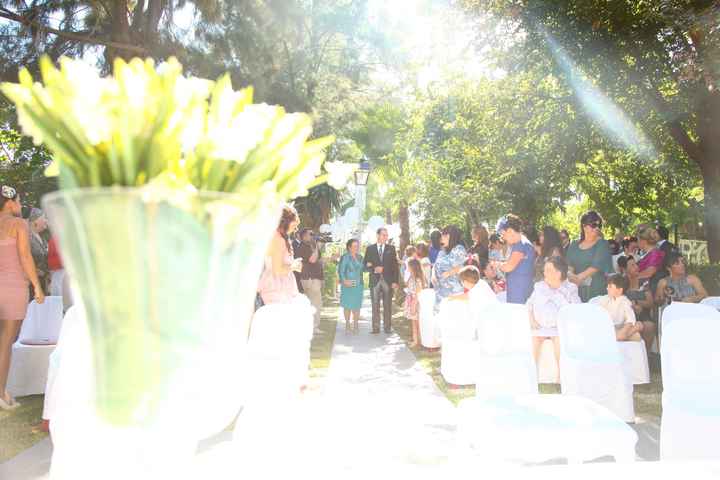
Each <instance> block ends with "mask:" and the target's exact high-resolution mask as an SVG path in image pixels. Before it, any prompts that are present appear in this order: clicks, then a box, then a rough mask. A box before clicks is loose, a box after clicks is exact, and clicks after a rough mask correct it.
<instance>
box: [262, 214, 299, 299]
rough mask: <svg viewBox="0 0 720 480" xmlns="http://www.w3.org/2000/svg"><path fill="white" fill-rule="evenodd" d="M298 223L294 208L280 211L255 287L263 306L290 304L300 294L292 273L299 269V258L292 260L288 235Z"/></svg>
mask: <svg viewBox="0 0 720 480" xmlns="http://www.w3.org/2000/svg"><path fill="white" fill-rule="evenodd" d="M299 224H300V220H299V219H298V214H297V212H296V211H295V209H294V208H293V207H291V206H289V205H286V206H285V207H284V208H283V212H282V217H281V218H280V225H278V228H277V230H276V231H275V234H274V235H273V238H272V240H271V241H270V248H269V249H268V253H267V256H266V257H265V268H264V269H263V273H262V275H261V277H260V283H259V284H258V293H260V297H261V298H262V301H263V303H265V304H270V303H290V302H291V301H293V300H294V299H295V297H297V296H298V295H300V292H299V291H298V288H297V282H296V281H295V275H294V274H293V272H299V271H300V270H302V258H293V249H292V244H291V243H290V236H291V235H292V234H293V233H294V232H295V230H297V227H298V225H299Z"/></svg>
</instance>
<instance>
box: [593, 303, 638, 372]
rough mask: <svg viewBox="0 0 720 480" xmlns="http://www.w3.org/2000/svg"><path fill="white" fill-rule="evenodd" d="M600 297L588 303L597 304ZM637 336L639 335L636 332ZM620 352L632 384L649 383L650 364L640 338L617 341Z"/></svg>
mask: <svg viewBox="0 0 720 480" xmlns="http://www.w3.org/2000/svg"><path fill="white" fill-rule="evenodd" d="M600 298H601V297H593V298H591V299H590V301H589V302H588V303H591V304H593V305H597V303H598V301H599V300H600ZM637 335H638V337H639V336H640V335H639V334H637ZM618 348H620V354H621V355H622V357H623V359H624V361H623V366H624V367H625V370H626V371H627V374H628V375H629V376H630V380H631V381H632V383H633V385H641V384H643V383H650V365H649V364H648V355H647V349H646V348H645V342H644V341H643V340H642V338H640V339H638V340H630V341H627V342H618Z"/></svg>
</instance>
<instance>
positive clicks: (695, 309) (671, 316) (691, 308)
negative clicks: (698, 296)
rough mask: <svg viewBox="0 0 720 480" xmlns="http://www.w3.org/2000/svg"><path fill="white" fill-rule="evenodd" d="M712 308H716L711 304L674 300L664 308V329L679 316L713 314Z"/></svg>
mask: <svg viewBox="0 0 720 480" xmlns="http://www.w3.org/2000/svg"><path fill="white" fill-rule="evenodd" d="M712 310H715V309H714V308H713V307H711V306H709V305H703V304H697V303H685V302H673V303H671V304H670V305H668V306H667V307H665V308H663V310H662V318H661V323H662V329H663V331H664V330H665V328H666V327H667V326H668V325H669V324H670V323H671V322H673V321H674V320H676V319H678V318H687V317H697V316H704V315H712V313H710V312H711V311H712ZM663 333H664V332H663Z"/></svg>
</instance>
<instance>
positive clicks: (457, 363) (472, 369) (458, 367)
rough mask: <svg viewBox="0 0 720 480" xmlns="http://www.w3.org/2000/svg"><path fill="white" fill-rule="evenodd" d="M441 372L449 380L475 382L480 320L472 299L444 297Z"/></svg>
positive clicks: (439, 316)
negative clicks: (475, 314)
mask: <svg viewBox="0 0 720 480" xmlns="http://www.w3.org/2000/svg"><path fill="white" fill-rule="evenodd" d="M438 318H439V321H440V336H441V338H442V349H441V351H440V372H441V373H442V376H443V378H445V381H446V382H447V383H451V384H454V385H472V384H473V383H475V378H476V376H477V362H476V359H477V340H476V328H477V326H476V323H475V319H474V318H473V315H472V309H471V306H470V302H469V301H462V300H444V301H443V302H442V303H441V304H440V312H439V313H438Z"/></svg>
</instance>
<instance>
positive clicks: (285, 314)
mask: <svg viewBox="0 0 720 480" xmlns="http://www.w3.org/2000/svg"><path fill="white" fill-rule="evenodd" d="M313 312H314V309H313V307H312V305H310V302H309V301H308V300H307V297H305V296H304V295H301V296H299V297H298V300H297V301H295V302H293V303H287V304H283V303H274V304H269V305H264V306H262V307H260V308H259V309H258V310H257V311H256V312H255V316H254V317H253V320H252V326H251V329H250V337H249V340H248V362H247V367H248V368H247V382H248V383H247V384H246V385H247V392H248V395H249V396H251V397H252V395H253V392H258V398H263V397H266V396H267V395H268V393H267V392H268V389H270V390H272V391H277V393H289V394H296V393H299V392H300V388H301V386H302V385H305V384H306V383H307V380H308V371H309V367H310V342H311V341H312V335H313ZM260 392H263V393H260ZM248 401H252V398H249V400H248Z"/></svg>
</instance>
